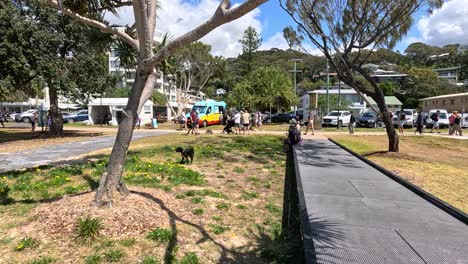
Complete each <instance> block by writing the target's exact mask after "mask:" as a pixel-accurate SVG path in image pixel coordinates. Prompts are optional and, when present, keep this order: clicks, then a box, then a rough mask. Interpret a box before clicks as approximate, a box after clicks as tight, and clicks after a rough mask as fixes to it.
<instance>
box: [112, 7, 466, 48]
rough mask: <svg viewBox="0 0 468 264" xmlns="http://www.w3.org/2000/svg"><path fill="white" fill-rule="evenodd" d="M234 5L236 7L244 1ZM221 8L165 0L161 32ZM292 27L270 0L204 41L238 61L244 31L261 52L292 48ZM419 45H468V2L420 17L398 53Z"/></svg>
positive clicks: (127, 19) (126, 17) (184, 27)
mask: <svg viewBox="0 0 468 264" xmlns="http://www.w3.org/2000/svg"><path fill="white" fill-rule="evenodd" d="M233 2H234V4H236V3H240V2H242V1H240V0H236V1H233ZM218 5H219V0H161V6H162V10H161V11H160V12H159V13H158V17H159V19H158V23H157V25H158V30H160V31H162V32H168V33H169V34H170V35H172V36H173V37H177V36H180V35H182V34H184V33H186V32H187V31H189V30H190V29H192V28H194V27H196V26H198V25H199V24H201V23H203V22H205V21H206V20H207V19H209V17H210V16H212V14H213V12H214V11H215V10H216V8H217V6H218ZM120 11H121V15H120V17H118V18H115V17H112V16H110V15H108V16H107V17H108V19H109V20H110V21H111V22H113V23H119V24H133V12H132V10H131V8H126V9H122V10H120ZM288 25H294V21H293V20H292V19H291V18H290V17H289V16H288V14H287V13H286V12H284V10H282V9H281V7H280V6H279V2H278V0H270V1H268V2H267V3H265V4H263V5H262V6H261V7H260V8H259V9H258V10H254V11H253V12H250V13H249V14H247V15H245V16H243V17H242V18H240V19H238V20H236V21H233V22H231V23H229V24H226V25H223V26H221V27H220V28H218V29H215V30H214V31H212V32H211V33H210V34H208V35H207V36H205V37H204V38H202V39H201V41H203V42H205V43H207V44H210V45H211V46H212V53H213V54H214V55H221V56H224V57H234V56H237V55H238V54H239V53H240V52H241V49H242V47H241V45H240V44H239V43H238V40H239V39H240V38H241V36H242V33H243V31H244V30H245V29H246V28H247V27H248V26H253V27H254V28H256V29H257V31H259V32H260V33H261V35H262V38H263V45H262V47H261V49H266V50H267V49H271V48H280V49H286V48H288V46H287V44H286V41H285V40H284V38H283V37H282V30H283V28H284V27H285V26H288ZM416 41H421V42H424V43H428V44H431V45H437V46H443V45H446V44H453V43H468V0H448V1H446V3H445V4H444V6H443V7H442V8H441V9H439V10H436V11H435V12H434V13H433V14H432V15H428V14H425V13H419V14H417V15H416V17H415V23H414V25H413V27H412V28H411V30H410V32H409V34H408V35H407V36H406V37H404V38H403V39H402V40H401V41H400V42H399V43H398V45H397V46H396V47H395V49H394V50H400V51H401V52H404V50H405V49H406V47H407V46H408V45H409V44H411V43H412V42H416Z"/></svg>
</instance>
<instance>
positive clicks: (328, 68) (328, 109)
mask: <svg viewBox="0 0 468 264" xmlns="http://www.w3.org/2000/svg"><path fill="white" fill-rule="evenodd" d="M329 88H330V66H329V65H328V61H327V97H326V98H327V114H328V113H329V112H330V103H329V96H328V89H329Z"/></svg>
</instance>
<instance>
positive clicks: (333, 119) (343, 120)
mask: <svg viewBox="0 0 468 264" xmlns="http://www.w3.org/2000/svg"><path fill="white" fill-rule="evenodd" d="M350 120H351V113H350V112H349V111H331V112H330V113H328V114H327V115H326V116H324V117H323V118H322V127H326V126H337V125H338V124H339V126H347V125H348V124H349V122H350Z"/></svg>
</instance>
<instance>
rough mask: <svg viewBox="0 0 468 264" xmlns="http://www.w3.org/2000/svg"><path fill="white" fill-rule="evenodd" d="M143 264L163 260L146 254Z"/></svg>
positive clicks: (154, 263)
mask: <svg viewBox="0 0 468 264" xmlns="http://www.w3.org/2000/svg"><path fill="white" fill-rule="evenodd" d="M141 264H161V261H159V259H158V258H156V257H153V256H146V257H144V258H143V260H142V261H141Z"/></svg>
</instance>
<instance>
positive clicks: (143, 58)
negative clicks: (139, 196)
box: [43, 0, 267, 206]
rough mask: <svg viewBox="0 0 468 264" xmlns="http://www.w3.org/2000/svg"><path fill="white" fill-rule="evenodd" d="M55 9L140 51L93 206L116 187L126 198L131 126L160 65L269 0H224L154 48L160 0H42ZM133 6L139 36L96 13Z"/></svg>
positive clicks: (105, 201) (107, 198)
mask: <svg viewBox="0 0 468 264" xmlns="http://www.w3.org/2000/svg"><path fill="white" fill-rule="evenodd" d="M43 1H44V2H46V3H48V4H49V5H50V6H52V7H54V8H56V9H57V10H58V11H60V13H61V14H63V15H66V16H69V17H71V18H73V19H75V20H77V21H79V22H81V23H84V24H87V25H89V26H92V27H96V28H98V29H99V30H100V31H101V32H103V33H107V34H111V35H113V36H114V37H115V38H119V39H121V40H122V41H125V42H126V43H127V44H128V45H130V46H131V47H132V48H133V49H134V50H136V52H137V69H136V77H135V82H134V84H133V86H132V90H131V92H130V97H129V99H128V103H127V106H126V107H125V109H123V115H124V118H123V119H122V121H121V123H120V126H119V131H118V133H117V137H116V140H115V143H114V146H113V148H112V153H111V156H110V158H109V162H108V164H107V169H106V172H105V173H103V175H102V176H101V180H100V183H99V187H98V189H97V191H96V196H95V198H94V204H95V205H96V206H111V205H112V200H113V194H115V193H116V191H117V192H118V193H120V194H122V195H124V196H126V195H127V194H128V190H127V188H126V186H125V184H124V183H123V181H122V179H121V178H122V173H123V168H124V161H125V158H126V156H127V150H128V147H129V145H130V142H131V138H132V135H133V125H134V124H135V120H136V118H137V114H138V112H139V111H140V110H141V109H142V107H143V104H144V103H145V102H146V101H147V100H148V99H149V98H150V97H151V95H152V94H153V89H154V86H155V83H156V79H157V73H158V67H160V65H161V64H162V63H163V62H164V60H165V59H166V58H168V57H170V56H171V55H173V54H174V53H175V52H176V51H177V50H179V49H181V48H183V47H185V46H187V45H189V44H190V43H192V42H194V41H197V40H199V39H201V38H202V37H203V36H205V35H207V34H208V33H210V32H211V31H212V30H214V29H216V28H217V27H219V26H221V25H223V24H226V23H228V22H230V21H233V20H236V19H238V18H240V17H241V16H243V15H245V14H247V13H248V12H250V11H252V10H254V9H255V8H257V7H258V6H260V5H261V4H263V3H265V2H267V0H245V1H243V2H241V3H239V4H236V5H235V6H232V5H231V1H229V0H221V1H220V3H219V5H218V7H217V8H216V10H215V11H214V14H213V15H212V16H211V17H210V18H208V19H207V20H206V21H205V22H204V23H202V24H201V25H198V26H196V27H195V28H193V29H192V30H191V31H188V32H187V33H185V34H183V35H181V36H179V37H177V38H175V39H174V40H172V41H170V42H169V43H168V44H167V45H166V46H165V47H163V48H162V49H160V50H159V51H157V52H154V45H155V43H154V33H155V31H156V17H157V12H158V5H159V3H160V1H157V0H132V1H130V0H106V1H95V0H88V1H63V2H62V1H61V0H43ZM120 6H131V7H133V14H134V17H135V24H134V25H132V27H134V28H135V29H136V35H135V36H131V35H129V34H127V33H126V32H124V31H119V30H118V29H116V28H114V27H112V26H110V25H109V24H108V23H106V22H105V21H102V16H101V17H99V16H97V15H96V14H98V13H99V12H100V11H102V10H110V11H111V12H114V13H118V7H120Z"/></svg>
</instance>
